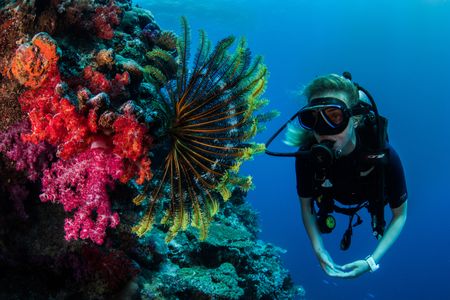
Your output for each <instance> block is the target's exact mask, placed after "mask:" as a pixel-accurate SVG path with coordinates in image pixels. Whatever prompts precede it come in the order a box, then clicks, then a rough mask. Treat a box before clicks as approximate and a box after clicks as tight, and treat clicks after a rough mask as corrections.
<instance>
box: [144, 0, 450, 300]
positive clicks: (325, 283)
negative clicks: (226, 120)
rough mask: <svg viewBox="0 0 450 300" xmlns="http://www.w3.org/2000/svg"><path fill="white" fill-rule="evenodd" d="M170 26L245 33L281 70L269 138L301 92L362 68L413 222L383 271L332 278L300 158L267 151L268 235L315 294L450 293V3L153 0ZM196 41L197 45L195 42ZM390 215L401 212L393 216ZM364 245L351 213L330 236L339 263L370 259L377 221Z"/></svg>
mask: <svg viewBox="0 0 450 300" xmlns="http://www.w3.org/2000/svg"><path fill="white" fill-rule="evenodd" d="M137 3H139V4H140V5H141V6H143V7H145V8H148V9H150V10H151V11H152V12H153V14H154V15H155V18H156V20H157V22H158V23H159V24H160V26H161V27H162V28H164V29H166V30H169V29H170V30H173V31H176V32H180V25H179V17H180V16H181V15H184V16H186V17H187V18H188V20H189V22H190V25H191V28H192V33H193V41H194V40H195V38H196V36H197V30H198V29H200V28H203V29H205V30H206V32H207V33H208V35H209V37H210V39H211V40H213V41H217V40H219V39H220V38H223V37H226V36H228V35H230V34H232V35H235V36H245V37H246V38H247V40H248V44H249V46H250V48H251V49H252V51H253V53H255V54H261V55H263V56H264V57H265V63H266V64H267V65H268V68H269V71H270V74H271V75H270V80H269V85H268V88H267V91H266V94H265V97H267V98H268V99H270V100H271V103H270V106H269V108H270V109H278V110H279V111H280V112H281V116H280V117H279V118H277V119H276V120H274V121H273V122H271V123H269V124H268V125H267V127H268V130H267V131H266V132H263V133H262V134H260V135H258V136H257V138H256V139H257V140H258V141H259V142H263V141H265V140H266V139H267V138H268V137H269V135H270V134H271V133H273V132H274V131H275V130H276V129H277V128H278V127H280V125H281V124H282V123H284V121H285V120H286V119H288V118H289V117H290V116H291V115H292V114H293V113H294V112H295V111H297V110H298V108H299V107H300V105H301V104H302V102H301V101H302V100H301V99H299V98H298V97H296V96H295V94H296V91H297V90H298V89H299V88H301V87H302V85H304V84H306V83H308V82H309V81H310V80H311V79H312V78H314V77H315V76H317V75H322V74H327V73H342V72H343V71H346V70H348V71H351V72H352V74H353V78H354V80H355V81H357V82H358V83H360V84H361V85H363V86H364V87H366V88H367V89H368V90H369V91H371V93H372V94H373V96H374V97H375V100H376V101H377V103H378V109H379V111H380V112H381V113H382V114H383V115H384V116H386V117H388V118H389V122H390V123H389V134H390V140H391V144H392V145H393V146H394V147H395V149H396V150H397V152H398V153H399V155H400V157H401V159H402V162H403V166H404V169H405V173H406V179H407V184H408V191H409V212H408V221H407V224H406V227H405V228H404V231H403V233H402V235H401V236H400V238H399V240H398V241H397V242H396V244H395V245H394V246H393V247H392V248H391V249H390V251H389V252H388V253H387V254H386V255H385V257H384V258H383V259H382V261H381V263H380V265H381V268H380V270H379V271H377V272H376V273H373V274H365V275H363V276H362V277H360V278H358V279H353V280H339V279H333V278H330V277H327V276H326V275H325V274H324V273H323V272H322V270H321V269H320V267H319V265H318V262H317V260H316V258H315V256H314V254H313V252H312V249H311V247H310V243H309V240H308V238H307V236H306V233H305V231H304V229H303V225H302V223H301V217H300V206H299V203H298V200H297V195H296V187H295V185H296V184H295V174H294V161H293V159H289V158H273V157H267V156H259V157H257V158H256V159H255V160H254V161H252V162H250V163H248V164H247V166H246V167H244V168H243V173H244V174H252V175H253V177H254V182H255V184H256V190H254V191H251V192H250V193H249V194H248V200H249V201H250V202H251V203H252V205H253V206H254V207H255V208H256V209H257V210H258V211H259V212H260V220H261V228H262V232H261V234H260V238H261V239H263V240H266V241H269V242H272V243H274V244H276V245H278V246H280V247H282V248H284V249H286V250H287V253H286V254H284V255H283V260H284V264H285V267H286V268H288V269H289V270H290V272H291V274H292V276H293V279H294V281H295V283H297V284H301V285H303V286H304V287H305V289H306V293H307V299H310V300H312V299H315V300H317V299H346V300H348V299H368V300H371V299H449V297H450V284H449V282H448V280H449V278H450V271H449V270H450V251H449V250H450V235H449V232H450V225H449V224H450V222H449V220H448V216H449V214H450V209H449V208H450V203H449V200H450V197H449V196H448V195H449V193H448V190H447V189H448V187H449V186H450V184H449V180H450V172H449V169H450V158H449V154H450V129H449V128H450V126H449V124H448V123H449V120H450V92H449V86H450V21H448V20H449V16H450V3H449V1H446V0H396V1H392V0H377V1H375V0H372V1H369V0H340V1H333V0H309V1H306V0H288V1H275V0H259V1H249V0H247V1H238V0H203V1H200V0H196V1H194V0H183V1H180V0H179V1H169V0H167V1H163V0H154V1H148V0H141V1H138V2H137ZM193 46H195V43H193ZM387 217H388V220H389V217H390V215H387ZM364 219H365V222H364V223H363V225H361V226H359V227H357V228H355V230H354V235H353V243H352V247H351V248H350V250H349V251H347V252H342V251H341V250H339V240H340V238H341V236H342V233H343V232H344V230H345V225H346V223H347V219H343V218H338V227H337V228H336V229H335V232H334V234H333V235H332V236H327V237H325V242H326V245H327V248H328V250H329V251H330V253H331V254H332V256H333V258H334V260H335V261H336V262H337V263H340V264H345V263H348V262H351V261H354V260H356V259H362V258H364V257H365V256H366V255H368V254H369V253H371V252H372V251H373V249H374V248H375V245H376V241H375V239H374V238H373V237H372V236H371V230H370V228H369V227H370V226H369V223H370V222H369V220H370V219H369V218H368V216H367V215H365V218H364Z"/></svg>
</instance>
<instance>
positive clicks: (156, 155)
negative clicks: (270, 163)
mask: <svg viewBox="0 0 450 300" xmlns="http://www.w3.org/2000/svg"><path fill="white" fill-rule="evenodd" d="M233 42H234V38H232V37H230V38H226V39H223V40H221V41H219V43H218V44H217V45H216V47H215V48H214V49H212V50H211V43H210V41H209V40H208V39H207V38H206V34H205V33H204V32H203V31H202V32H201V34H200V44H199V48H198V50H197V53H196V55H195V56H194V60H193V64H192V65H190V64H189V61H190V32H189V27H188V24H187V21H186V20H185V19H184V18H183V19H182V33H181V36H180V37H178V36H177V35H176V34H175V33H173V32H171V31H165V30H163V29H161V28H160V27H159V26H158V24H157V23H156V22H155V20H154V17H153V15H152V14H151V13H150V12H149V11H147V10H145V9H142V8H139V7H136V6H133V5H132V3H131V1H130V0H97V1H94V0H82V1H74V0H51V1H23V0H20V1H9V2H0V43H1V44H2V48H1V49H0V114H1V120H0V173H1V174H2V176H1V177H0V192H1V193H2V194H3V195H4V196H3V197H2V199H1V200H0V228H1V230H0V269H1V270H2V272H0V298H1V299H114V298H116V299H117V298H118V299H289V298H293V297H294V295H296V294H299V293H300V292H301V289H299V288H297V287H294V285H293V283H292V282H291V280H290V277H289V274H288V272H287V270H285V269H283V268H282V266H281V260H280V255H281V253H282V251H281V250H280V249H278V248H276V247H274V246H272V245H270V244H267V243H264V242H263V241H259V240H257V232H258V226H257V216H256V214H255V212H254V211H253V210H252V209H251V207H250V206H249V205H248V204H246V203H245V195H246V192H247V191H248V190H250V189H251V188H253V185H252V180H251V176H247V177H243V176H241V175H240V174H239V168H240V166H241V164H242V163H243V162H245V161H246V160H249V159H252V158H253V156H254V155H255V154H257V153H260V152H262V151H263V150H264V147H263V145H261V144H257V143H255V142H253V141H252V138H253V137H254V136H255V134H256V133H257V132H259V131H260V130H262V129H263V125H262V123H264V122H267V121H269V120H270V119H271V118H273V117H274V116H275V115H276V113H274V112H264V113H257V111H259V110H260V109H261V108H262V107H263V106H265V105H266V104H267V103H268V101H267V100H263V99H261V95H262V94H263V92H264V90H265V86H266V82H267V74H268V72H267V69H266V67H265V66H264V65H263V64H262V59H261V58H260V57H256V58H254V59H252V57H251V55H250V50H249V49H248V47H247V46H246V44H245V41H244V40H241V41H240V42H239V43H238V45H237V47H236V49H235V50H234V51H233V52H230V51H229V49H230V48H231V47H232V45H233ZM136 195H137V196H136ZM48 202H50V203H48ZM51 203H54V205H52V204H51ZM136 204H138V205H136ZM139 204H142V205H139ZM189 224H190V225H191V226H189ZM151 228H153V230H152V231H150V229H151ZM135 233H137V234H135ZM145 233H147V234H145ZM64 237H65V238H64Z"/></svg>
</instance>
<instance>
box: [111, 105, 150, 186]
mask: <svg viewBox="0 0 450 300" xmlns="http://www.w3.org/2000/svg"><path fill="white" fill-rule="evenodd" d="M113 128H114V132H115V134H114V137H113V143H114V153H116V154H118V155H119V156H120V157H122V158H124V159H125V160H127V161H128V163H126V164H125V166H126V169H125V172H124V174H123V176H122V178H121V179H120V180H121V181H122V182H124V183H125V182H127V181H129V180H130V179H131V178H133V177H135V176H136V175H138V176H137V179H136V182H137V183H138V184H142V183H144V181H145V180H150V179H151V178H152V174H151V171H150V159H149V158H148V156H147V155H148V151H149V147H150V145H151V143H152V138H151V137H150V136H149V135H148V134H147V131H148V130H147V128H146V127H145V126H144V125H142V124H140V123H138V121H137V120H136V118H135V117H134V116H133V115H132V114H130V113H125V114H124V115H121V116H119V117H118V118H117V119H116V120H115V121H114V124H113Z"/></svg>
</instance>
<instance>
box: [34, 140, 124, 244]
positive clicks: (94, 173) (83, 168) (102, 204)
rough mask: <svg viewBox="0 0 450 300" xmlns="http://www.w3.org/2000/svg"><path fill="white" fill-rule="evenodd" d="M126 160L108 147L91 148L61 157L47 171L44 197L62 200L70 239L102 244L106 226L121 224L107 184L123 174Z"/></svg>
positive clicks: (42, 195) (44, 180)
mask: <svg viewBox="0 0 450 300" xmlns="http://www.w3.org/2000/svg"><path fill="white" fill-rule="evenodd" d="M122 167H123V165H122V160H121V158H120V157H118V156H117V155H115V154H113V153H107V152H106V151H105V150H104V149H101V148H97V149H90V150H88V151H86V152H83V153H81V154H79V155H78V156H76V157H74V158H72V159H71V160H69V161H62V160H60V161H58V162H57V163H55V164H53V165H52V167H51V169H48V170H46V171H45V172H44V177H43V179H42V186H43V187H42V191H43V193H42V194H41V195H40V199H41V200H42V201H43V202H46V201H51V202H58V203H61V204H62V205H63V206H64V210H65V211H67V212H71V211H75V213H74V216H73V218H67V219H66V220H65V224H64V229H65V232H66V240H71V239H77V238H78V237H79V238H81V239H88V238H89V239H91V240H92V241H93V242H95V243H97V244H102V243H103V240H104V237H105V231H106V228H107V227H108V226H109V227H111V228H114V227H116V226H117V225H118V224H119V215H118V214H117V213H116V212H114V213H113V212H112V211H111V204H110V201H109V198H108V193H107V188H108V187H113V183H114V180H117V179H119V178H120V177H121V176H122V174H123V171H122Z"/></svg>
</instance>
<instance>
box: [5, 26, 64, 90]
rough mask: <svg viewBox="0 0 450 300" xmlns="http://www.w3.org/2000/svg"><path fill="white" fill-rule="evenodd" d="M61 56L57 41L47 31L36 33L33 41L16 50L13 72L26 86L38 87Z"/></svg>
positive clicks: (12, 63) (12, 65) (12, 64)
mask: <svg viewBox="0 0 450 300" xmlns="http://www.w3.org/2000/svg"><path fill="white" fill-rule="evenodd" d="M58 58H59V51H58V46H57V45H56V41H55V40H54V39H53V38H52V37H51V36H50V35H48V34H47V33H45V32H40V33H38V34H36V35H35V36H34V37H33V39H32V40H31V42H29V43H24V44H22V45H20V47H19V48H18V49H17V50H16V53H15V55H14V57H13V59H12V61H11V72H10V73H11V74H10V75H12V76H10V77H14V78H15V79H17V81H19V82H20V83H21V84H23V85H24V86H26V87H29V88H32V89H36V88H38V87H39V86H40V85H41V84H42V83H43V82H44V80H45V79H46V78H47V75H48V70H50V69H51V67H52V66H53V65H54V64H56V62H57V61H58Z"/></svg>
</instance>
